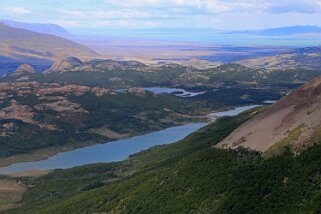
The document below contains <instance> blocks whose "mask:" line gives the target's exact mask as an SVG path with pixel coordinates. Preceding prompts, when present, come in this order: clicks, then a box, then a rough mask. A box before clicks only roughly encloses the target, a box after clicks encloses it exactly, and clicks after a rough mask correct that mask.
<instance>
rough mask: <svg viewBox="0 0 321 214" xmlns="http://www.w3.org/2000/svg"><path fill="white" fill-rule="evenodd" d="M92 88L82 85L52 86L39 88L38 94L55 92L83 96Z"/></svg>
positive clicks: (52, 93)
mask: <svg viewBox="0 0 321 214" xmlns="http://www.w3.org/2000/svg"><path fill="white" fill-rule="evenodd" d="M90 90H91V88H90V87H88V86H80V85H65V86H51V87H46V88H42V89H39V90H38V91H37V95H38V96H43V95H54V94H69V95H75V96H81V95H84V94H85V93H86V92H88V91H90Z"/></svg>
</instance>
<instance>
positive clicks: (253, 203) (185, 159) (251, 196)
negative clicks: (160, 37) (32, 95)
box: [9, 113, 321, 213]
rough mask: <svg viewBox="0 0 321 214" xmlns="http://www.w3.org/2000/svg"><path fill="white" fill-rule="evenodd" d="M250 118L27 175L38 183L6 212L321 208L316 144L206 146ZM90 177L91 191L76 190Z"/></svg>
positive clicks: (224, 121)
mask: <svg viewBox="0 0 321 214" xmlns="http://www.w3.org/2000/svg"><path fill="white" fill-rule="evenodd" d="M249 117H250V115H249V114H248V113H247V114H242V115H241V116H238V117H235V118H226V119H222V120H219V121H218V122H216V123H214V124H211V125H209V126H207V127H205V128H203V129H201V130H200V131H198V132H196V133H194V134H192V135H190V136H189V137H187V138H186V139H184V140H182V141H180V142H178V143H176V144H172V145H167V146H160V147H157V148H155V149H152V150H149V151H147V152H144V153H141V154H138V155H136V156H134V157H132V158H131V159H129V160H128V161H125V162H120V163H115V164H103V165H91V166H85V167H79V168H74V169H70V170H65V171H57V172H54V173H52V174H50V175H48V176H46V177H43V178H40V179H39V180H33V181H30V180H29V181H28V182H31V183H33V184H36V187H35V188H32V189H30V190H29V191H28V192H27V193H26V194H25V195H24V203H25V204H24V206H23V207H22V208H20V209H16V210H12V211H10V212H9V213H94V212H108V211H110V212H111V213H318V212H319V211H320V209H321V207H320V203H319V201H320V199H321V188H320V184H321V177H320V164H321V158H320V155H319V154H320V152H321V146H320V145H315V146H314V147H312V148H310V149H308V150H306V151H304V152H303V153H302V154H300V155H299V156H296V157H295V156H293V154H291V153H290V152H287V151H286V152H285V153H284V154H282V155H281V156H277V157H271V158H269V159H265V158H262V157H261V156H260V155H259V154H257V153H254V152H249V151H246V150H243V149H240V150H238V151H235V150H234V151H230V150H220V149H213V148H211V146H212V145H214V144H216V143H217V142H219V141H220V140H221V139H222V138H223V137H225V136H226V135H228V133H230V132H231V131H232V130H233V129H234V128H236V127H237V126H238V125H240V124H241V123H242V122H244V121H245V120H247V119H248V118H249ZM121 169H123V173H125V172H129V171H130V170H133V169H136V173H135V174H134V175H132V176H129V177H119V179H118V180H116V181H114V182H112V178H115V175H113V176H111V174H110V173H112V172H114V173H115V172H117V170H118V171H119V170H121ZM115 174H117V173H115ZM125 174H126V173H125ZM95 176H96V178H94V177H95ZM108 176H110V177H109V178H108ZM89 178H93V179H92V180H90V179H89ZM99 178H104V179H106V180H108V179H110V180H109V182H110V183H108V184H107V185H106V184H103V183H99V182H97V181H99ZM86 179H89V180H90V181H89V180H86ZM104 179H103V180H104ZM93 181H96V183H95V184H96V186H95V185H91V186H90V187H91V188H92V189H91V188H87V189H86V188H85V189H83V188H81V185H86V184H87V185H88V183H90V182H93ZM25 182H26V181H25ZM87 187H88V186H87ZM89 189H91V190H89ZM81 191H83V192H81ZM80 192H81V193H80Z"/></svg>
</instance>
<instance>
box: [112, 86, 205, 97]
mask: <svg viewBox="0 0 321 214" xmlns="http://www.w3.org/2000/svg"><path fill="white" fill-rule="evenodd" d="M144 89H145V90H146V91H149V92H153V93H155V94H173V95H175V96H178V97H195V96H197V95H201V94H205V93H206V91H201V92H192V91H187V90H185V89H181V88H160V87H149V88H144ZM115 91H116V92H126V91H127V89H117V90H115Z"/></svg>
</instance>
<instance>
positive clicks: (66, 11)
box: [57, 8, 86, 18]
mask: <svg viewBox="0 0 321 214" xmlns="http://www.w3.org/2000/svg"><path fill="white" fill-rule="evenodd" d="M57 11H58V12H59V13H61V14H64V15H66V16H71V17H74V18H85V17H86V12H85V11H81V10H69V9H63V8H59V9H58V10H57Z"/></svg>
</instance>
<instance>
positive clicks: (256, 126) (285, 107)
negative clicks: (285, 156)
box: [218, 77, 321, 155]
mask: <svg viewBox="0 0 321 214" xmlns="http://www.w3.org/2000/svg"><path fill="white" fill-rule="evenodd" d="M320 95H321V78H320V77H319V78H317V79H314V80H313V81H311V82H309V83H308V84H306V85H305V86H303V87H301V88H300V89H298V90H297V91H295V92H294V93H292V94H290V95H288V96H286V97H284V98H283V99H282V100H281V101H279V102H278V103H276V104H275V105H273V106H272V107H271V108H270V109H268V110H266V111H264V112H262V113H260V114H259V115H257V116H255V117H254V118H253V119H251V120H250V121H248V122H247V123H245V124H244V125H242V126H241V127H240V128H238V129H237V130H235V132H233V133H232V134H231V135H230V136H229V137H227V138H226V139H225V140H223V141H222V142H220V143H219V144H218V146H220V147H226V146H227V147H231V148H237V147H240V146H242V147H245V148H250V149H253V150H257V151H260V152H264V153H266V154H267V155H273V154H277V153H279V152H280V151H283V150H284V149H285V148H290V149H292V150H293V151H300V150H302V148H306V147H308V146H311V145H313V144H314V143H316V142H317V141H319V140H320V139H319V138H320V127H321V120H320V118H321V98H320V97H321V96H320Z"/></svg>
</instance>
